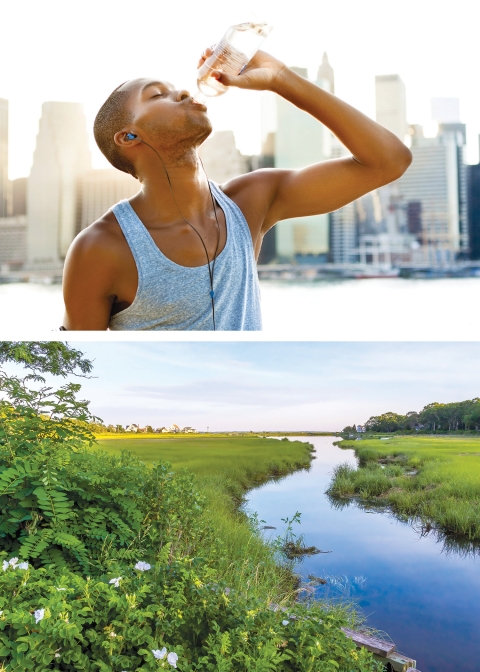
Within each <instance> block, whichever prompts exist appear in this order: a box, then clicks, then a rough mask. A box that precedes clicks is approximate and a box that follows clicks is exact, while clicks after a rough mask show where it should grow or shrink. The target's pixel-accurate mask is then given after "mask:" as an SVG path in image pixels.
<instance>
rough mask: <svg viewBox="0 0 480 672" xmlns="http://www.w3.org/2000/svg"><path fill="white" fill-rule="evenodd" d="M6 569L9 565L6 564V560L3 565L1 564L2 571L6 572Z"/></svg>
mask: <svg viewBox="0 0 480 672" xmlns="http://www.w3.org/2000/svg"><path fill="white" fill-rule="evenodd" d="M8 567H10V565H9V564H8V560H4V561H3V563H2V569H3V571H4V572H6V571H7V569H8Z"/></svg>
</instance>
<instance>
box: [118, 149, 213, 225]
mask: <svg viewBox="0 0 480 672" xmlns="http://www.w3.org/2000/svg"><path fill="white" fill-rule="evenodd" d="M152 155H153V156H151V157H149V160H148V165H147V166H145V167H144V170H143V171H142V173H143V174H142V176H141V184H142V190H141V192H140V193H139V194H138V195H137V196H135V197H134V198H133V199H132V200H131V203H132V205H133V206H134V207H135V210H136V211H137V213H138V214H139V216H140V219H141V220H142V221H143V223H144V224H145V226H146V227H147V228H148V227H149V225H155V226H158V225H160V226H161V225H162V224H165V225H166V224H170V223H171V222H174V221H177V220H182V219H183V218H182V215H183V217H184V218H185V219H186V220H187V221H189V222H190V223H191V224H195V223H198V222H199V221H201V220H202V219H204V218H205V217H206V216H207V215H209V214H211V211H212V201H211V196H210V190H209V186H208V179H207V176H206V174H205V172H204V170H203V168H202V164H201V163H200V159H199V158H198V156H197V152H196V150H192V151H191V152H190V153H188V154H186V155H183V156H182V157H178V156H176V157H169V156H166V155H164V156H162V160H163V165H162V160H161V159H160V158H159V157H158V156H156V155H155V154H154V152H153V151H152ZM167 173H168V177H167ZM172 192H173V193H172Z"/></svg>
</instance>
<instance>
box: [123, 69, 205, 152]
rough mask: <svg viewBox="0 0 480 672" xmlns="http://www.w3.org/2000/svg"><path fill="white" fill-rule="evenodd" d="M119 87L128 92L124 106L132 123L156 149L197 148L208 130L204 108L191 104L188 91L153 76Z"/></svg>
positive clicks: (197, 104)
mask: <svg viewBox="0 0 480 672" xmlns="http://www.w3.org/2000/svg"><path fill="white" fill-rule="evenodd" d="M122 89H127V90H128V91H131V95H130V98H129V102H128V105H129V108H130V111H131V112H132V116H133V119H132V121H133V123H134V124H135V125H136V126H137V128H139V129H141V130H142V131H144V132H146V134H147V136H148V137H145V140H148V141H152V142H153V143H155V144H156V145H157V146H158V147H159V148H163V149H165V150H170V151H175V149H176V148H178V149H179V150H180V151H181V150H182V149H184V148H185V146H193V147H197V146H199V145H200V144H201V143H202V142H203V141H204V140H205V139H206V138H207V137H208V136H209V135H210V133H211V131H212V124H211V122H210V119H209V118H208V116H207V108H206V107H205V105H201V104H199V103H195V102H194V101H193V99H192V98H191V96H190V94H189V93H188V91H184V90H178V89H175V88H174V87H173V85H172V84H169V83H168V82H162V81H160V80H154V79H135V80H132V81H129V82H126V83H125V84H124V85H123V86H122Z"/></svg>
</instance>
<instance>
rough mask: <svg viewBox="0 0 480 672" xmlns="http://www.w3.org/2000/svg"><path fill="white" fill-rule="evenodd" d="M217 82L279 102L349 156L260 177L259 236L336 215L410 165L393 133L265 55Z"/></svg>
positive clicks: (220, 76) (219, 74) (405, 151)
mask: <svg viewBox="0 0 480 672" xmlns="http://www.w3.org/2000/svg"><path fill="white" fill-rule="evenodd" d="M207 54H208V52H206V55H207ZM217 76H218V79H219V80H220V81H221V82H222V83H224V84H226V85H227V86H238V87H240V88H246V89H256V90H264V91H266V90H268V91H273V92H274V93H276V94H278V95H280V96H282V97H283V98H285V99H286V100H288V101H289V102H291V103H292V104H293V105H295V106H296V107H298V108H300V109H302V110H305V112H307V113H309V114H311V115H312V116H313V117H315V119H318V121H319V122H321V123H323V124H325V126H327V127H328V128H329V129H330V130H331V131H332V132H333V133H334V134H335V135H336V136H337V138H338V139H339V140H340V141H341V142H342V143H343V144H344V145H345V146H346V147H347V148H348V149H349V150H350V152H351V153H352V156H351V157H345V158H340V159H331V160H328V161H322V162H321V163H317V164H314V165H312V166H307V167H305V168H302V169H299V170H271V171H265V173H266V174H263V175H262V177H261V180H259V183H260V182H261V184H262V190H263V189H265V188H266V187H267V189H268V191H269V193H270V205H269V208H268V211H267V214H266V217H265V219H264V224H263V226H262V230H263V232H265V231H266V230H267V229H269V228H270V227H271V226H273V224H275V223H276V222H278V221H280V220H282V219H288V218H290V217H303V216H307V215H316V214H321V213H325V212H331V211H333V210H337V209H338V208H340V207H342V206H343V205H346V204H347V203H350V202H351V201H353V200H355V199H356V198H359V197H360V196H362V195H363V194H365V193H367V192H369V191H371V190H372V189H376V188H378V187H381V186H383V185H384V184H388V183H389V182H392V181H393V180H396V179H397V178H399V177H400V176H401V175H402V174H403V173H404V172H405V170H406V169H407V168H408V166H409V165H410V163H411V160H412V155H411V152H410V150H409V149H408V148H407V147H406V146H405V145H404V144H403V142H401V141H400V140H399V139H398V138H397V137H396V136H395V135H394V134H393V133H391V132H390V131H388V130H387V129H386V128H384V127H383V126H381V125H380V124H377V123H376V122H375V121H373V120H372V119H370V118H369V117H367V116H366V115H364V114H363V113H362V112H359V111H358V110H356V109H355V108H353V107H352V106H351V105H348V104H347V103H345V102H343V101H342V100H340V99H339V98H337V97H336V96H334V95H332V94H330V93H328V92H326V91H323V89H320V88H319V87H318V86H316V85H315V84H312V83H311V82H309V81H307V80H306V79H304V78H303V77H300V76H299V75H297V74H296V73H295V72H293V71H292V70H290V68H288V67H286V66H285V65H284V64H283V63H281V62H280V61H278V60H277V59H275V58H273V57H272V56H270V55H269V54H266V53H265V52H261V51H259V52H257V54H256V55H255V56H254V58H253V59H252V60H251V61H250V63H249V65H248V66H247V68H245V70H244V71H243V72H242V74H241V75H238V76H237V77H230V76H228V75H225V74H224V73H220V72H218V74H217ZM264 193H265V192H264Z"/></svg>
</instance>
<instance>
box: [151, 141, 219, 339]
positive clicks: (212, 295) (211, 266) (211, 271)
mask: <svg viewBox="0 0 480 672" xmlns="http://www.w3.org/2000/svg"><path fill="white" fill-rule="evenodd" d="M142 143H143V144H144V145H147V147H150V149H152V150H153V151H154V152H155V154H156V155H157V156H158V158H159V159H160V161H161V162H162V166H163V170H164V171H165V175H166V176H167V180H168V185H169V187H170V191H171V192H172V197H173V200H174V202H175V205H176V206H177V210H178V212H179V213H180V216H181V217H182V219H183V221H184V222H185V223H186V224H188V226H190V227H191V228H192V229H193V230H194V231H195V233H196V234H197V236H198V237H199V238H200V241H201V243H202V245H203V249H204V250H205V255H206V257H207V268H208V276H209V279H210V299H211V301H212V320H213V330H214V331H216V324H215V291H214V289H213V280H214V274H215V262H216V261H217V255H218V248H219V245H220V224H219V221H218V217H217V208H216V206H215V199H214V197H213V193H212V188H211V186H210V181H209V179H208V175H207V172H206V170H205V167H204V165H203V161H202V159H201V158H200V157H198V158H199V161H200V164H201V166H202V168H203V172H204V173H205V177H206V178H207V184H208V189H209V192H210V198H211V199H212V205H213V212H214V215H215V221H216V223H217V245H216V247H215V252H214V256H213V260H212V262H211V261H210V257H209V254H208V250H207V247H206V245H205V243H204V240H203V238H202V236H201V234H200V233H199V231H197V229H196V228H195V227H194V226H193V224H191V223H190V222H189V221H188V219H187V218H186V217H184V215H183V213H182V211H181V210H180V207H179V205H178V203H177V199H176V198H175V193H174V191H173V186H172V182H171V180H170V175H169V174H168V170H167V167H166V166H165V163H164V161H163V159H162V157H161V156H160V154H159V153H158V152H157V150H156V149H155V147H152V145H149V144H148V142H145V140H142Z"/></svg>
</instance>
